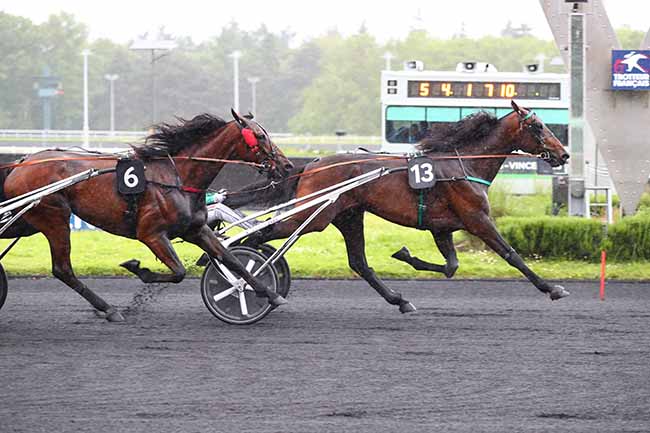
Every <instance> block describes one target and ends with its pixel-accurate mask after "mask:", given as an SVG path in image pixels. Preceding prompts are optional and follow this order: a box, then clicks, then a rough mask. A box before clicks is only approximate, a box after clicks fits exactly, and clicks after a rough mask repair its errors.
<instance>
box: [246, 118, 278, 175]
mask: <svg viewBox="0 0 650 433" xmlns="http://www.w3.org/2000/svg"><path fill="white" fill-rule="evenodd" d="M255 125H256V126H258V127H259V128H260V130H262V132H263V135H262V136H261V137H260V136H258V135H257V134H256V133H255V131H254V130H253V129H252V128H249V127H243V128H242V129H241V134H242V136H243V137H244V142H245V143H246V145H247V146H248V148H249V149H250V151H251V152H253V154H254V155H255V156H257V157H261V161H260V162H259V164H260V168H259V172H260V173H268V172H270V171H271V168H272V167H273V164H272V163H273V162H275V158H276V156H277V152H276V151H275V147H274V146H273V143H272V142H271V138H270V137H269V134H268V132H266V129H264V127H263V126H262V125H260V124H259V123H257V122H255ZM260 139H263V140H265V141H266V143H267V144H268V146H267V147H268V148H269V149H270V150H267V149H265V148H264V147H263V146H261V145H260Z"/></svg>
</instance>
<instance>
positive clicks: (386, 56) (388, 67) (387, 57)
mask: <svg viewBox="0 0 650 433" xmlns="http://www.w3.org/2000/svg"><path fill="white" fill-rule="evenodd" d="M382 57H383V58H384V60H385V61H386V66H385V70H386V71H390V70H391V67H392V65H391V62H390V61H391V60H392V59H393V58H394V57H395V56H393V54H392V53H391V52H390V51H386V52H385V53H384V55H383V56H382Z"/></svg>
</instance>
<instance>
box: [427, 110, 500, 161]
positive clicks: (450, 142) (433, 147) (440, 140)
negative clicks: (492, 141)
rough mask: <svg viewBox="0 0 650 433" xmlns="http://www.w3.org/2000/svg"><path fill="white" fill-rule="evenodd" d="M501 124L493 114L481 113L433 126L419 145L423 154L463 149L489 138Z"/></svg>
mask: <svg viewBox="0 0 650 433" xmlns="http://www.w3.org/2000/svg"><path fill="white" fill-rule="evenodd" d="M498 123H499V119H497V118H496V117H495V116H494V115H493V114H491V113H488V112H487V111H479V112H478V113H474V114H471V115H469V116H467V117H465V118H464V119H462V120H460V121H458V122H453V123H449V124H442V125H441V124H438V125H436V124H433V125H434V126H431V127H430V128H429V131H428V133H427V135H426V137H424V138H423V139H422V141H420V143H418V145H417V148H418V149H419V150H421V151H423V152H447V151H452V150H454V149H462V148H463V146H468V145H473V144H476V143H480V142H482V141H483V140H485V139H486V138H487V137H489V136H490V135H491V134H492V133H493V132H494V128H495V127H496V126H497V124H498Z"/></svg>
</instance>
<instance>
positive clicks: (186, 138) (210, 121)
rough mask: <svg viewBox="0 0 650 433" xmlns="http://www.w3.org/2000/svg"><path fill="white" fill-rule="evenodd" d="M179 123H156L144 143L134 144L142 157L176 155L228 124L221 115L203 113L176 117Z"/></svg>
mask: <svg viewBox="0 0 650 433" xmlns="http://www.w3.org/2000/svg"><path fill="white" fill-rule="evenodd" d="M176 119H177V120H178V122H179V123H178V124H175V125H174V124H170V123H165V122H162V123H159V124H157V125H154V132H153V133H152V134H150V135H149V136H147V138H145V141H144V144H141V145H137V146H133V150H134V151H135V153H136V155H137V156H138V157H140V158H144V159H146V158H151V157H155V156H166V155H172V156H173V155H176V154H177V153H178V152H180V151H181V150H183V149H185V148H186V147H188V146H191V145H192V144H196V143H201V142H204V141H205V140H206V139H207V138H208V137H210V136H211V135H212V134H213V133H214V132H215V131H217V130H219V129H221V128H222V127H224V126H225V125H226V123H227V122H226V121H225V120H223V119H221V118H220V117H216V116H212V115H211V114H207V113H203V114H199V115H198V116H196V117H194V118H193V119H190V120H186V119H183V118H180V117H177V118H176Z"/></svg>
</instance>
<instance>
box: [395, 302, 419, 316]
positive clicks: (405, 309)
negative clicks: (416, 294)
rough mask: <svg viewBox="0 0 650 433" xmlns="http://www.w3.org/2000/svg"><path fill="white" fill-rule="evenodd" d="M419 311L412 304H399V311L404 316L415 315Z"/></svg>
mask: <svg viewBox="0 0 650 433" xmlns="http://www.w3.org/2000/svg"><path fill="white" fill-rule="evenodd" d="M416 310H417V309H416V308H415V305H413V304H411V303H410V302H403V303H401V304H399V311H400V312H401V313H402V314H405V313H415V311H416Z"/></svg>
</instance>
